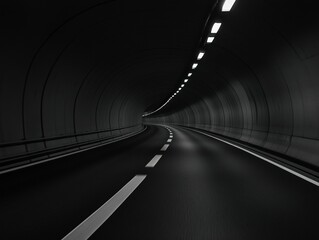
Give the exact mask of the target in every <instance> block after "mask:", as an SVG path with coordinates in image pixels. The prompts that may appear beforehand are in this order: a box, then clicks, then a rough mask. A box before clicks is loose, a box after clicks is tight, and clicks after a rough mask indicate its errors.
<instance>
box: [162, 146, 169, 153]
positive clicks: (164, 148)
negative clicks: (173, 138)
mask: <svg viewBox="0 0 319 240" xmlns="http://www.w3.org/2000/svg"><path fill="white" fill-rule="evenodd" d="M168 146H169V144H164V146H163V147H162V148H161V151H166V150H167V148H168Z"/></svg>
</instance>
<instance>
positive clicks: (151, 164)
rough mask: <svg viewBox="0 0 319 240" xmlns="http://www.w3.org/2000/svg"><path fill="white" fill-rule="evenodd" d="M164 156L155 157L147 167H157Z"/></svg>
mask: <svg viewBox="0 0 319 240" xmlns="http://www.w3.org/2000/svg"><path fill="white" fill-rule="evenodd" d="M162 156H163V155H155V156H154V157H153V158H152V160H151V161H150V162H149V163H148V164H147V165H146V167H155V165H156V163H157V162H158V161H159V160H160V159H161V157H162Z"/></svg>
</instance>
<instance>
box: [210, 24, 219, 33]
mask: <svg viewBox="0 0 319 240" xmlns="http://www.w3.org/2000/svg"><path fill="white" fill-rule="evenodd" d="M221 25H222V24H221V23H214V25H213V27H212V30H211V33H217V32H218V30H219V28H220V26H221Z"/></svg>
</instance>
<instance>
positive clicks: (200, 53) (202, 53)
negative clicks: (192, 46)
mask: <svg viewBox="0 0 319 240" xmlns="http://www.w3.org/2000/svg"><path fill="white" fill-rule="evenodd" d="M204 54H205V53H204V52H203V51H201V52H199V53H198V56H197V60H201V59H202V57H203V56H204Z"/></svg>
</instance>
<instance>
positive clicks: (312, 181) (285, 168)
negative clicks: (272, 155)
mask: <svg viewBox="0 0 319 240" xmlns="http://www.w3.org/2000/svg"><path fill="white" fill-rule="evenodd" d="M190 130H191V131H194V132H198V133H200V134H203V135H205V136H208V137H210V138H214V139H216V140H218V141H220V142H223V143H226V144H228V145H230V146H233V147H235V148H238V149H240V150H242V151H245V152H247V153H249V154H251V155H253V156H255V157H258V158H260V159H262V160H264V161H266V162H268V163H270V164H272V165H274V166H276V167H279V168H281V169H282V170H285V171H286V172H289V173H291V174H293V175H295V176H297V177H299V178H302V179H303V180H306V181H307V182H310V183H312V184H314V185H316V186H319V182H317V181H315V180H313V179H311V178H309V177H307V176H304V175H302V174H300V173H298V172H296V171H294V170H292V169H290V168H287V167H285V166H282V165H280V164H278V163H276V162H273V161H272V160H270V159H268V158H265V157H263V156H261V155H259V154H257V153H254V152H251V151H249V150H247V149H245V148H242V147H239V146H237V145H235V144H233V143H230V142H227V141H225V140H223V139H220V138H218V137H214V136H211V135H209V134H206V133H203V132H201V131H197V130H194V129H190Z"/></svg>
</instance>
